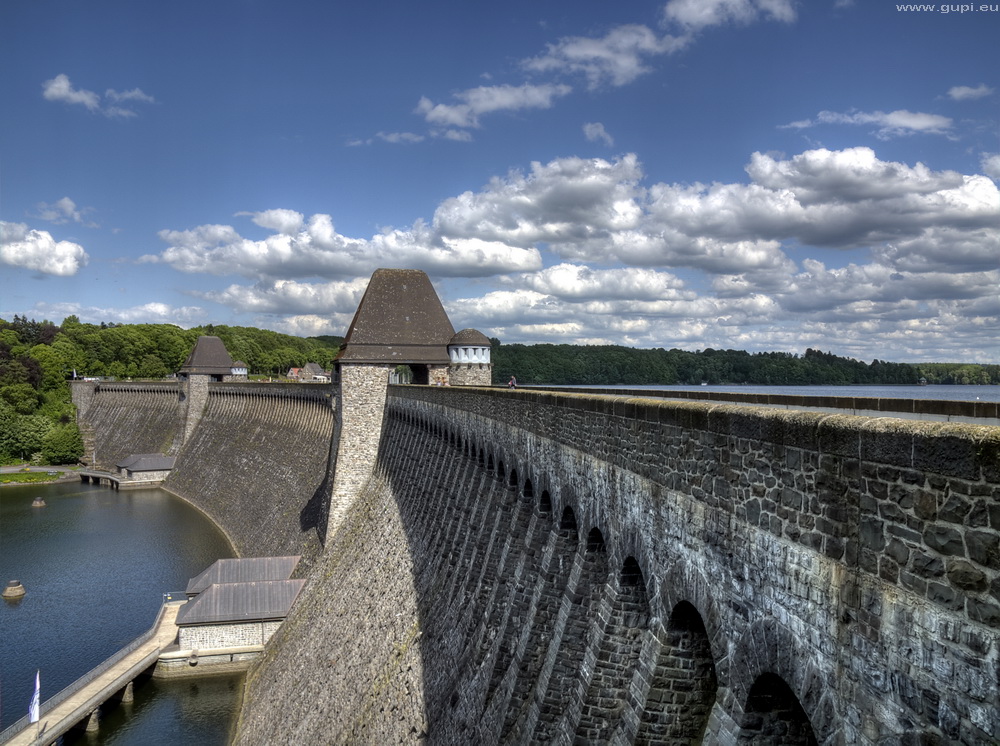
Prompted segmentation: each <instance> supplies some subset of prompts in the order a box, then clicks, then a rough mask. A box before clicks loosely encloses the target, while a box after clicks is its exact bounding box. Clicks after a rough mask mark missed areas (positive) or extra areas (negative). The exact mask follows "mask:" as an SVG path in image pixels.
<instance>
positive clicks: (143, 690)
mask: <svg viewBox="0 0 1000 746" xmlns="http://www.w3.org/2000/svg"><path fill="white" fill-rule="evenodd" d="M242 689H243V674H241V673H240V674H222V675H219V676H203V677H199V678H194V679H147V680H146V681H144V682H141V683H137V684H136V686H135V701H133V702H132V703H131V704H123V705H119V706H117V707H114V708H109V709H108V711H107V713H105V714H102V716H101V727H100V729H99V730H98V731H97V732H95V733H76V734H74V737H67V738H66V739H64V742H65V743H66V745H67V746H71V745H72V744H94V745H95V746H98V745H100V746H130V745H131V744H143V745H144V746H145V744H162V745H163V746H166V745H167V744H198V745H199V746H202V744H205V745H208V744H225V743H227V742H228V741H229V737H230V735H231V733H230V730H231V728H232V726H233V723H234V718H233V715H234V713H235V712H236V711H237V708H238V706H239V701H240V694H241V692H242Z"/></svg>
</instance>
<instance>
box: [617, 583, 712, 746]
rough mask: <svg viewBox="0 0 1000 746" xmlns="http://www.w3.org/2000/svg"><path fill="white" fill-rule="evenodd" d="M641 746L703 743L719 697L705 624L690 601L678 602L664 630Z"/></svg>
mask: <svg viewBox="0 0 1000 746" xmlns="http://www.w3.org/2000/svg"><path fill="white" fill-rule="evenodd" d="M659 638H660V639H659V642H660V645H659V650H658V651H657V654H656V660H655V664H654V666H653V670H652V675H651V679H650V683H649V691H648V694H647V696H646V703H645V707H644V708H643V712H642V716H641V722H640V724H639V731H638V736H637V739H636V742H637V743H671V744H673V743H677V744H680V743H684V744H687V743H700V742H701V741H702V739H703V736H704V733H705V729H706V727H707V726H708V719H709V715H710V714H711V712H712V706H713V704H714V703H715V700H716V697H717V694H718V677H717V676H716V673H715V661H714V659H713V657H712V649H711V644H710V642H709V638H708V633H707V632H706V631H705V623H704V621H703V620H702V618H701V614H699V613H698V610H697V609H696V608H695V607H694V605H692V604H691V603H690V602H688V601H681V602H680V603H678V604H677V605H676V606H675V607H674V609H673V610H672V611H671V613H670V617H669V619H668V620H667V624H666V627H665V629H661V630H660V634H659Z"/></svg>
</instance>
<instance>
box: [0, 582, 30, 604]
mask: <svg viewBox="0 0 1000 746" xmlns="http://www.w3.org/2000/svg"><path fill="white" fill-rule="evenodd" d="M25 593H27V591H25V590H24V586H23V585H21V581H20V580H11V581H9V582H8V583H7V587H6V588H4V589H3V594H2V595H3V597H4V598H9V599H12V600H13V599H18V598H21V596H23V595H24V594H25Z"/></svg>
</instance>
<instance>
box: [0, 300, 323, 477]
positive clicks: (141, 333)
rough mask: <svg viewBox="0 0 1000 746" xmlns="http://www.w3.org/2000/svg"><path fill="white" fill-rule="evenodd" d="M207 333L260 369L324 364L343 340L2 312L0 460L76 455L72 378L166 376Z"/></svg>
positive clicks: (280, 371)
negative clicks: (42, 318)
mask: <svg viewBox="0 0 1000 746" xmlns="http://www.w3.org/2000/svg"><path fill="white" fill-rule="evenodd" d="M204 334H210V335H214V336H217V337H220V338H221V339H222V341H223V342H224V343H225V345H226V349H228V350H229V354H230V355H232V357H233V360H240V361H243V362H245V363H246V364H247V366H248V367H249V369H250V371H251V372H252V373H256V374H260V375H284V374H285V373H286V372H287V371H288V369H289V368H293V367H295V368H298V367H302V366H303V365H305V364H306V363H318V364H319V365H321V366H323V367H324V368H329V367H330V365H331V364H332V362H333V359H334V358H335V357H336V356H337V352H338V350H339V349H340V343H341V342H342V341H343V340H342V339H341V338H340V337H310V338H302V337H293V336H291V335H288V334H279V333H278V332H272V331H268V330H265V329H256V328H252V327H241V326H222V325H214V326H213V325H209V326H201V327H196V328H193V329H181V328H180V327H177V326H173V325H172V324H104V323H102V324H100V325H96V324H83V323H81V322H80V320H79V319H78V318H77V317H76V316H70V317H68V318H66V319H65V320H64V321H63V322H62V324H61V325H58V326H57V325H56V324H54V323H52V322H50V321H35V320H34V319H31V320H29V319H27V318H25V317H21V316H14V319H13V320H12V321H6V320H4V319H0V463H13V462H20V461H32V462H34V463H39V464H66V463H75V462H76V461H77V460H78V459H79V458H80V456H81V455H82V453H83V443H82V440H81V438H80V433H79V430H78V429H77V427H76V415H75V411H74V408H73V404H72V402H71V400H70V390H69V381H70V380H71V379H72V378H74V377H77V378H84V377H91V376H99V377H108V378H114V379H117V380H123V379H129V378H132V379H144V378H145V379H159V378H164V377H166V376H169V375H172V374H174V373H176V372H177V370H178V368H180V367H181V365H182V364H183V363H184V360H185V359H186V358H187V356H188V354H189V353H190V352H191V348H192V347H194V343H195V342H196V341H197V339H198V337H199V336H201V335H204Z"/></svg>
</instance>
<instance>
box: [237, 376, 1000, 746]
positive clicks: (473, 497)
mask: <svg viewBox="0 0 1000 746" xmlns="http://www.w3.org/2000/svg"><path fill="white" fill-rule="evenodd" d="M388 410H389V417H388V419H387V423H386V426H385V429H384V433H383V441H382V446H381V450H380V455H379V460H378V464H377V467H376V471H375V474H374V475H373V478H372V479H371V480H370V481H369V482H368V484H367V486H366V487H365V489H363V490H362V492H361V494H360V496H359V499H358V500H357V502H356V503H355V505H354V506H353V508H352V509H351V510H350V511H349V512H348V515H347V516H346V519H345V521H344V524H343V526H342V528H341V529H340V531H338V532H337V533H336V535H335V536H334V537H333V539H332V540H331V541H330V543H329V544H328V546H327V548H326V552H325V554H324V556H323V557H322V558H321V560H320V561H319V562H318V564H317V567H316V568H315V570H314V572H313V573H312V575H311V576H310V580H309V583H308V584H307V587H306V590H305V592H304V593H303V595H302V597H301V598H300V601H299V602H298V603H297V604H296V607H295V609H293V612H292V614H291V616H290V617H289V620H288V621H287V622H286V624H285V625H284V626H283V628H282V629H281V630H280V631H279V633H278V634H277V635H276V637H275V638H274V642H273V644H272V645H271V646H270V647H269V649H268V650H267V652H266V654H265V657H264V659H263V662H262V664H261V665H259V666H258V667H257V668H256V669H255V670H254V672H253V673H252V675H251V677H250V680H249V683H248V689H247V695H246V700H245V704H244V711H243V715H242V718H241V723H240V730H239V733H238V737H237V741H238V743H247V744H250V743H293V742H311V741H314V740H316V739H320V740H323V741H324V742H331V743H387V742H413V743H415V742H418V741H421V740H425V739H426V740H427V742H429V743H455V744H458V743H529V742H538V741H555V742H561V743H569V742H576V743H593V742H607V741H611V742H619V743H622V742H623V743H676V744H680V743H691V742H692V741H695V742H705V743H725V744H729V743H739V742H748V743H749V742H758V743H760V742H773V743H778V742H780V743H859V744H876V743H925V742H926V743H931V742H935V740H937V741H944V742H946V741H948V740H960V741H962V742H966V743H990V742H991V739H992V738H993V736H994V735H995V734H996V733H998V732H1000V714H998V712H997V710H996V708H995V702H996V701H997V696H998V692H1000V687H998V681H997V677H998V665H1000V651H998V629H1000V613H998V611H1000V598H998V597H1000V582H998V574H1000V566H998V565H1000V560H998V552H997V549H998V545H1000V497H998V483H1000V474H998V463H1000V462H998V454H1000V440H998V436H997V434H996V433H995V431H994V430H992V429H989V428H981V427H970V426H948V425H925V424H921V423H904V422H901V421H897V420H877V421H873V420H866V419H863V418H856V417H849V416H836V415H834V416H829V415H815V414H801V413H792V412H771V411H766V410H749V409H741V408H734V407H726V406H720V405H709V404H679V403H675V402H651V401H648V400H624V399H613V398H602V397H593V396H579V395H555V394H552V395H549V394H534V393H530V392H520V391H519V392H506V391H496V390H461V391H460V390H456V389H450V390H447V389H434V388H425V387H392V388H391V393H390V398H389V404H388ZM755 739H756V740H755ZM761 739H764V740H761ZM766 739H771V740H770V741H768V740H766Z"/></svg>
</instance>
